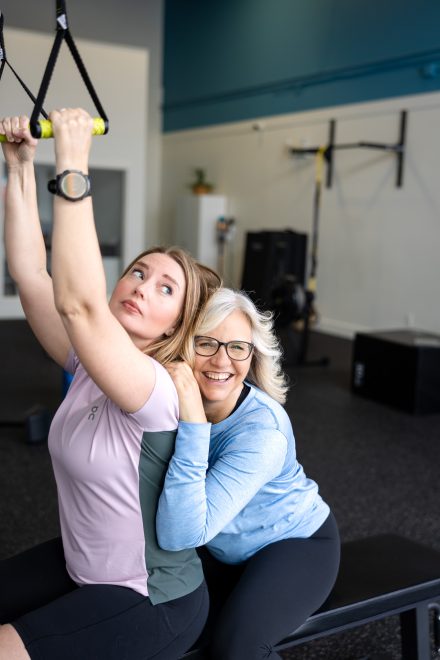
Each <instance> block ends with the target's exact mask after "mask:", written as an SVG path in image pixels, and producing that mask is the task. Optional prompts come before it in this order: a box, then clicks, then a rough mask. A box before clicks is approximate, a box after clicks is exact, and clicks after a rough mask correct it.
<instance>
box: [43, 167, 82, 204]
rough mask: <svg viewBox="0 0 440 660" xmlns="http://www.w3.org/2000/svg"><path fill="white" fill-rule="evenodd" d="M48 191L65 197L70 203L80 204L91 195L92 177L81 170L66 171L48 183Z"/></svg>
mask: <svg viewBox="0 0 440 660" xmlns="http://www.w3.org/2000/svg"><path fill="white" fill-rule="evenodd" d="M47 189H48V190H49V192H51V193H52V194H53V195H59V196H60V197H64V199H68V200H69V202H79V201H80V200H81V199H84V197H87V196H88V195H90V194H91V190H90V177H89V176H88V175H87V174H84V173H83V172H80V170H64V172H62V173H61V174H57V177H56V179H51V180H50V181H49V182H48V184H47Z"/></svg>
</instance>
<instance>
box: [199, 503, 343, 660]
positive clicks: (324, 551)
mask: <svg viewBox="0 0 440 660" xmlns="http://www.w3.org/2000/svg"><path fill="white" fill-rule="evenodd" d="M199 554H200V556H201V557H202V561H203V567H204V571H205V578H206V581H207V583H208V590H209V596H210V601H211V610H210V615H209V619H208V626H207V630H210V636H211V645H210V653H209V656H208V657H209V658H211V659H212V660H244V658H246V660H257V659H261V658H270V660H274V659H275V658H280V656H279V655H278V654H277V653H276V652H275V651H273V650H272V647H273V646H274V645H275V644H276V643H277V642H280V641H281V640H282V639H283V637H286V636H287V635H288V634H289V633H291V632H293V631H294V630H296V629H297V628H299V627H300V626H301V625H302V624H303V623H304V622H305V620H306V619H307V617H308V616H310V615H311V614H313V612H315V611H316V610H317V609H319V607H320V606H321V605H322V603H323V602H324V601H325V599H326V598H327V596H328V595H329V593H330V591H331V589H332V587H333V585H334V582H335V580H336V576H337V572H338V568H339V557H340V540H339V533H338V529H337V525H336V521H335V519H334V517H333V515H332V514H330V515H329V517H328V518H327V520H326V521H325V522H324V524H323V525H322V526H321V527H320V529H318V531H317V532H315V534H313V536H311V537H310V538H308V539H295V538H292V539H286V540H284V541H278V542H277V543H272V544H271V545H268V546H266V547H265V548H263V549H262V550H260V551H259V552H257V553H256V554H255V555H254V556H253V557H251V558H250V559H249V560H248V561H246V562H244V564H240V565H238V566H231V565H228V564H223V563H221V562H219V561H217V560H216V559H214V558H213V557H212V555H210V553H209V552H208V551H207V550H206V549H205V548H202V549H201V550H200V552H199Z"/></svg>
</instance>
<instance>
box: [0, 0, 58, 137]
mask: <svg viewBox="0 0 440 660" xmlns="http://www.w3.org/2000/svg"><path fill="white" fill-rule="evenodd" d="M3 25H4V16H3V14H2V12H1V11H0V80H1V77H2V75H3V70H4V68H5V65H6V64H7V65H8V67H9V68H10V69H11V71H12V73H13V74H14V76H15V77H16V78H17V80H18V82H19V83H20V85H21V86H22V87H23V89H24V91H25V92H26V94H27V95H28V96H29V97H30V98H31V99H32V101H33V103H35V101H36V99H35V96H34V95H33V94H32V92H31V90H30V89H29V87H27V86H26V85H25V83H24V82H23V80H22V79H21V78H20V76H19V75H18V73H17V72H16V71H15V69H14V68H13V67H12V65H11V63H10V62H9V60H8V58H7V57H6V48H5V41H4V37H3ZM40 112H41V114H42V115H43V117H45V119H47V114H46V113H45V111H44V109H43V107H42V106H41V108H40ZM5 141H6V137H5V136H4V135H0V142H5Z"/></svg>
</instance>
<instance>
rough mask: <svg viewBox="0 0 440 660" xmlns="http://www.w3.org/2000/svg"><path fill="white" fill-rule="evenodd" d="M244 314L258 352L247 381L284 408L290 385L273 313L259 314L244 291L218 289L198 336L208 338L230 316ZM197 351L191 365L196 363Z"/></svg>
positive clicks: (205, 314)
mask: <svg viewBox="0 0 440 660" xmlns="http://www.w3.org/2000/svg"><path fill="white" fill-rule="evenodd" d="M235 311H240V312H242V313H243V314H244V315H245V316H246V317H247V319H248V321H249V323H250V326H251V332H252V343H253V344H254V346H255V348H254V351H253V354H252V359H251V366H250V368H249V373H248V375H247V380H249V381H250V382H252V383H253V384H254V385H256V386H257V387H259V388H260V389H261V390H263V391H264V392H266V393H267V394H269V396H271V397H272V398H273V399H275V400H276V401H278V402H279V403H281V404H283V403H284V402H285V400H286V396H287V390H288V385H287V381H286V376H285V374H284V372H283V370H282V367H281V357H282V351H281V347H280V344H279V341H278V339H277V337H276V335H275V332H274V330H273V314H272V312H260V311H259V310H258V309H257V308H256V307H255V305H254V303H253V302H252V300H251V299H250V298H249V297H248V296H247V295H246V294H245V293H244V292H242V291H234V290H233V289H227V288H219V289H217V291H215V292H214V293H213V294H212V295H211V297H210V298H209V300H208V302H207V303H206V305H205V308H204V309H203V310H202V313H201V315H200V318H199V322H198V324H197V327H196V329H195V335H207V336H209V333H210V332H211V331H212V330H213V329H214V328H216V327H217V326H218V325H220V323H222V322H223V321H224V320H225V319H226V317H227V316H229V314H231V313H232V312H235ZM193 361H194V350H193V351H192V359H191V361H190V364H193V363H194V362H193Z"/></svg>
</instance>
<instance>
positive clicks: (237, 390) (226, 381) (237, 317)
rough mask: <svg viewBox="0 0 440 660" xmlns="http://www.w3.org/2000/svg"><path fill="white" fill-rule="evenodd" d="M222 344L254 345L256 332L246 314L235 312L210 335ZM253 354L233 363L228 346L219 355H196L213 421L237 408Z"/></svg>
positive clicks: (198, 376)
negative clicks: (234, 342)
mask: <svg viewBox="0 0 440 660" xmlns="http://www.w3.org/2000/svg"><path fill="white" fill-rule="evenodd" d="M206 334H208V335H209V337H213V338H214V339H217V340H218V341H220V342H230V341H246V342H249V343H252V330H251V325H250V323H249V320H248V318H247V316H246V315H245V314H243V312H240V311H238V310H237V311H234V312H232V313H231V314H229V316H227V317H226V318H225V320H224V321H223V322H222V323H220V324H219V325H218V326H217V327H216V328H214V329H213V330H210V331H209V333H206ZM251 360H252V353H251V354H250V355H249V357H248V358H247V359H246V360H231V358H230V357H229V356H228V354H227V353H226V348H225V346H220V348H219V350H218V351H217V353H216V354H215V355H212V356H210V357H203V356H201V355H196V356H195V361H194V376H195V379H196V380H197V383H198V385H199V388H200V391H201V393H202V398H203V405H204V408H205V412H206V417H207V419H208V420H209V421H211V422H214V423H215V422H219V421H221V420H222V419H225V418H226V417H227V416H228V415H229V414H230V413H231V412H232V410H233V409H234V406H235V404H236V403H237V399H238V397H239V396H240V394H241V390H242V388H243V381H244V380H245V378H246V376H247V374H248V371H249V367H250V365H251Z"/></svg>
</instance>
